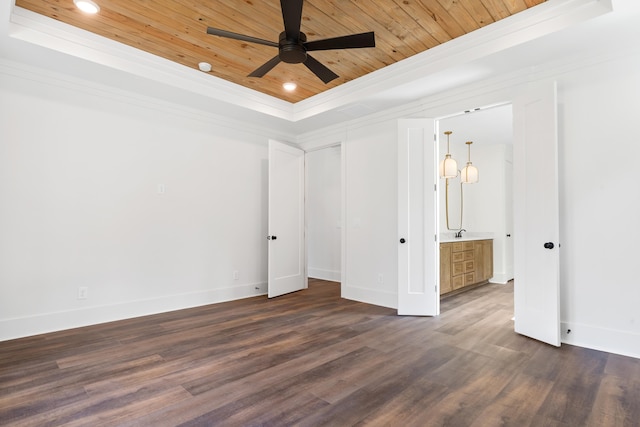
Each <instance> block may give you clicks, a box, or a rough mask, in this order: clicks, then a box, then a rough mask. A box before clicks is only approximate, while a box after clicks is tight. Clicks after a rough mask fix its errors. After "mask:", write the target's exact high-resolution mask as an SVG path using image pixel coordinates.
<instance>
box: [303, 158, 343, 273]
mask: <svg viewBox="0 0 640 427" xmlns="http://www.w3.org/2000/svg"><path fill="white" fill-rule="evenodd" d="M341 173H342V161H341V149H340V146H339V145H338V146H333V147H328V148H324V149H321V150H316V151H311V152H309V153H307V154H306V175H307V185H306V187H307V190H306V191H307V193H306V210H307V266H308V267H307V271H308V275H309V277H314V278H317V279H324V280H332V281H340V273H341V268H342V267H341V265H342V262H341V261H342V255H341V234H342V224H341V212H342V211H341V209H342V194H341V191H342V187H341V182H342V180H341Z"/></svg>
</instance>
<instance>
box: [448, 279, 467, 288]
mask: <svg viewBox="0 0 640 427" xmlns="http://www.w3.org/2000/svg"><path fill="white" fill-rule="evenodd" d="M463 286H464V276H455V277H454V278H453V279H452V280H451V287H452V288H453V289H460V288H461V287H463Z"/></svg>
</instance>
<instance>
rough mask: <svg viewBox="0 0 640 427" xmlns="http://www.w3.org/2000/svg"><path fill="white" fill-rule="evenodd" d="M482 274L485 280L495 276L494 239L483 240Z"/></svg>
mask: <svg viewBox="0 0 640 427" xmlns="http://www.w3.org/2000/svg"><path fill="white" fill-rule="evenodd" d="M480 264H481V265H482V267H481V268H482V274H483V280H489V279H491V278H492V277H493V240H484V241H483V242H482V262H480Z"/></svg>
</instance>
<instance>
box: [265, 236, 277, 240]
mask: <svg viewBox="0 0 640 427" xmlns="http://www.w3.org/2000/svg"><path fill="white" fill-rule="evenodd" d="M277 238H278V236H267V240H276V239H277Z"/></svg>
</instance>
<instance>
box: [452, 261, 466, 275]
mask: <svg viewBox="0 0 640 427" xmlns="http://www.w3.org/2000/svg"><path fill="white" fill-rule="evenodd" d="M464 272H465V271H464V261H460V262H454V263H452V264H451V275H452V276H459V275H461V274H463V273H464Z"/></svg>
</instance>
